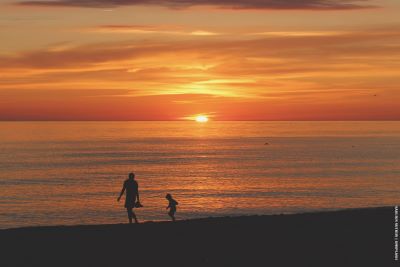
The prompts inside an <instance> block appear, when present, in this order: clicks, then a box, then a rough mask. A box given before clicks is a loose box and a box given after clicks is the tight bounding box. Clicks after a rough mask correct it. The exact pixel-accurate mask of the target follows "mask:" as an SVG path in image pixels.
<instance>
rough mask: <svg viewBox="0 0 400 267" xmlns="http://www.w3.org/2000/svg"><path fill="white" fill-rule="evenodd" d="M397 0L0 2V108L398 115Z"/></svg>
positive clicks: (77, 112) (67, 116)
mask: <svg viewBox="0 0 400 267" xmlns="http://www.w3.org/2000/svg"><path fill="white" fill-rule="evenodd" d="M399 14H400V1H399V0H375V1H373V0H371V1H369V0H360V1H355V0H354V1H353V0H246V1H244V0H215V1H214V0H51V1H50V0H49V1H47V0H26V1H24V0H21V1H18V0H0V37H1V39H0V40H1V43H0V120H181V119H182V120H184V119H189V118H193V116H195V115H196V114H203V115H204V116H208V117H209V118H210V119H211V120H399V119H400V104H399V103H400V15H399Z"/></svg>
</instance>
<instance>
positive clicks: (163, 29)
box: [83, 24, 222, 36]
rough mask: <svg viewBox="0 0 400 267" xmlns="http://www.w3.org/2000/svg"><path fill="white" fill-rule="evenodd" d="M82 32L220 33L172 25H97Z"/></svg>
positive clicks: (210, 34)
mask: <svg viewBox="0 0 400 267" xmlns="http://www.w3.org/2000/svg"><path fill="white" fill-rule="evenodd" d="M83 30H84V31H88V32H95V33H127V34H172V35H191V36H217V35H222V33H219V32H214V31H208V30H201V29H196V30H193V29H185V28H184V27H180V26H174V25H123V24H112V25H99V26H95V27H89V28H84V29H83Z"/></svg>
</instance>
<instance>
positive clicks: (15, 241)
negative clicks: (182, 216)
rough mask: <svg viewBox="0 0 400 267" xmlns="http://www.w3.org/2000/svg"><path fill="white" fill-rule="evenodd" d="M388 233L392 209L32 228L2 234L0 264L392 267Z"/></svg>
mask: <svg viewBox="0 0 400 267" xmlns="http://www.w3.org/2000/svg"><path fill="white" fill-rule="evenodd" d="M123 219H125V218H121V220H123ZM393 238H394V208H393V207H383V208H368V209H355V210H342V211H333V212H321V213H308V214H296V215H271V216H248V217H234V218H233V217H224V218H206V219H197V220H188V221H178V222H176V223H170V222H158V223H152V222H148V223H143V224H139V225H126V224H118V225H90V226H56V227H32V228H19V229H7V230H1V231H0V240H1V255H2V256H1V264H0V265H1V266H4V267H9V266H41V267H46V266H51V267H57V266H70V267H73V266H85V267H90V266H391V265H392V264H394V263H395V262H394V241H393Z"/></svg>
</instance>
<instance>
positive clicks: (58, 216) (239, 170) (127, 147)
mask: <svg viewBox="0 0 400 267" xmlns="http://www.w3.org/2000/svg"><path fill="white" fill-rule="evenodd" d="M129 172H134V173H135V174H136V179H137V181H138V183H139V191H140V198H141V202H142V204H143V206H144V207H143V208H140V209H137V210H136V214H137V216H138V219H139V221H149V220H153V221H160V220H168V215H167V211H166V209H165V208H166V206H167V205H168V203H167V200H166V199H165V195H166V194H167V193H170V194H172V196H173V197H174V198H175V199H176V200H177V201H178V202H179V205H178V212H177V214H176V217H177V219H191V218H200V217H210V216H237V215H253V214H282V213H283V214H285V213H302V212H310V211H327V210H336V209H343V208H359V207H376V206H392V205H396V204H400V122H259V121H252V122H221V121H209V122H207V123H198V122H191V121H185V122H183V121H181V122H0V228H14V227H23V226H39V225H76V224H109V223H126V222H127V215H126V210H125V209H124V207H123V204H124V201H121V202H117V197H118V195H119V192H120V190H121V187H122V184H123V182H124V180H125V179H126V178H127V177H128V173H129Z"/></svg>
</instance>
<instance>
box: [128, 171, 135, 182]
mask: <svg viewBox="0 0 400 267" xmlns="http://www.w3.org/2000/svg"><path fill="white" fill-rule="evenodd" d="M129 179H131V180H134V179H135V174H134V173H133V172H131V173H130V174H129Z"/></svg>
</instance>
